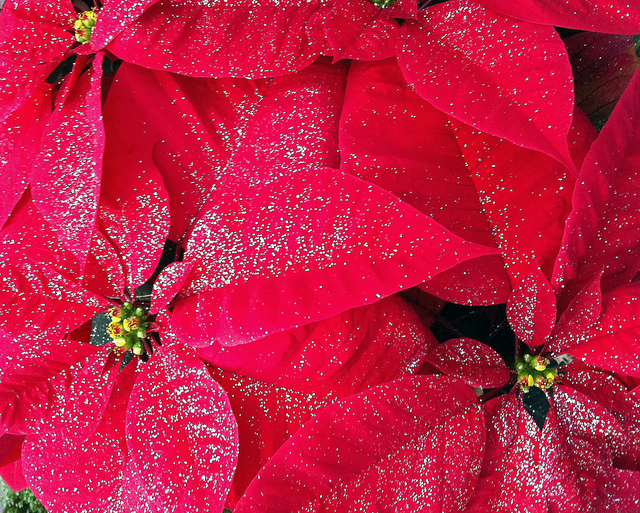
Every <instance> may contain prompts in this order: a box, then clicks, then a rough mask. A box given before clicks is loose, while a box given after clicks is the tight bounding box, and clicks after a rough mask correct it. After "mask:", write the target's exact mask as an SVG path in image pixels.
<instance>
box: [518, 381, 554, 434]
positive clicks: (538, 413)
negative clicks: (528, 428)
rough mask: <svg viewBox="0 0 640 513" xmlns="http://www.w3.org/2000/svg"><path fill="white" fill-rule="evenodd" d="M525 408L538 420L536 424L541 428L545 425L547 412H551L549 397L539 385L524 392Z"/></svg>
mask: <svg viewBox="0 0 640 513" xmlns="http://www.w3.org/2000/svg"><path fill="white" fill-rule="evenodd" d="M523 403H524V409H525V410H527V411H528V412H529V414H530V415H531V416H532V417H533V420H535V421H536V424H537V425H538V427H539V428H540V429H542V428H543V427H544V421H545V420H546V419H547V413H549V408H550V407H551V405H550V404H549V399H547V396H546V395H545V393H544V392H543V391H542V390H540V389H539V388H538V387H531V388H530V389H529V391H528V392H527V393H526V394H524V401H523Z"/></svg>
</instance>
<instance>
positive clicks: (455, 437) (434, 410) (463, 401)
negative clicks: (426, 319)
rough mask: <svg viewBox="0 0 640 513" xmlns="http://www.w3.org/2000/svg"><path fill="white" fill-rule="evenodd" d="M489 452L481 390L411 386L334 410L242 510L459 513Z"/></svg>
mask: <svg viewBox="0 0 640 513" xmlns="http://www.w3.org/2000/svg"><path fill="white" fill-rule="evenodd" d="M483 449H484V419H483V417H482V414H481V412H480V409H479V406H478V404H477V399H476V396H475V394H474V393H473V391H472V390H471V388H469V387H467V386H466V385H464V384H462V383H461V382H459V381H456V380H452V379H450V378H446V377H443V376H439V377H423V376H422V377H410V378H404V379H401V380H397V381H394V382H392V383H389V384H386V385H380V386H378V387H375V388H373V389H371V390H369V391H367V392H363V393H361V394H358V395H355V396H351V397H348V398H346V399H344V400H342V401H339V402H337V403H334V404H333V405H331V406H329V407H327V408H325V409H324V410H323V411H322V412H321V413H319V414H318V415H317V416H316V417H315V418H314V419H313V420H311V421H310V422H308V423H307V424H306V425H305V426H304V428H302V429H301V430H300V431H298V433H296V434H295V435H294V436H293V437H292V438H291V439H290V440H289V441H288V442H287V443H286V444H285V445H284V446H283V447H282V449H281V450H280V451H279V452H278V453H277V454H276V455H275V456H274V457H273V458H272V459H271V461H270V462H269V463H268V464H267V465H266V466H265V467H264V468H263V470H262V471H261V472H260V474H259V475H258V478H257V479H256V480H254V481H253V483H252V484H251V485H250V486H249V488H248V490H247V493H246V495H245V496H244V497H243V499H242V500H241V501H240V502H239V503H238V506H237V507H236V509H235V510H234V511H237V512H239V513H240V512H245V511H251V512H267V511H273V512H276V511H278V512H279V511H299V510H308V511H339V510H349V509H354V508H360V509H372V508H379V509H384V508H393V509H398V508H406V509H405V510H406V511H416V510H422V511H459V510H460V509H461V507H463V506H464V504H465V503H466V502H467V500H468V498H469V495H470V492H471V490H472V489H473V487H474V485H475V482H476V480H477V476H478V472H479V470H480V461H481V458H482V452H483ZM303 455H304V456H303ZM461 469H462V471H461ZM467 469H471V471H470V472H467Z"/></svg>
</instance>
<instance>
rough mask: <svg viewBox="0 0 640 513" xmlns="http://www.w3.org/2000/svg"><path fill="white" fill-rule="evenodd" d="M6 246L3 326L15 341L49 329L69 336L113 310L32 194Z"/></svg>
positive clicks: (12, 222)
mask: <svg viewBox="0 0 640 513" xmlns="http://www.w3.org/2000/svg"><path fill="white" fill-rule="evenodd" d="M0 241H1V242H2V251H1V252H0V255H1V256H2V260H3V265H2V266H0V279H1V280H2V283H3V286H2V287H1V288H0V326H2V328H3V329H4V330H6V331H7V332H8V333H10V334H11V335H13V336H14V337H16V338H17V337H24V336H37V335H38V334H39V332H40V331H41V330H49V329H58V331H59V333H66V332H67V331H68V330H69V329H70V328H75V327H77V326H78V325H80V324H83V323H84V322H86V321H87V320H89V319H91V318H92V317H93V316H94V315H95V314H96V313H98V312H100V311H104V310H106V309H107V308H109V307H110V306H111V301H108V300H106V299H105V298H104V297H100V296H98V295H96V294H94V293H93V292H90V291H88V290H86V289H85V288H84V287H83V285H81V283H80V282H81V278H82V273H81V271H80V269H79V265H78V262H77V260H76V259H75V257H74V256H73V255H72V254H70V252H69V251H67V250H66V249H65V248H64V247H63V245H62V244H61V242H60V240H59V239H58V238H57V237H56V234H55V231H54V230H52V228H51V226H50V225H49V224H48V223H47V222H46V221H45V220H44V219H43V217H42V215H41V214H40V212H38V210H37V209H36V208H35V207H34V206H33V203H32V202H31V198H30V195H29V193H28V192H27V193H26V194H25V195H24V196H23V197H22V199H21V200H20V202H19V204H18V205H17V207H16V208H15V210H14V211H13V213H12V215H11V217H10V218H9V221H8V222H7V224H6V225H5V226H4V227H3V229H2V231H1V232H0ZM115 278H116V281H117V278H118V275H117V274H116V275H115ZM120 278H121V276H120ZM17 318H19V319H20V320H21V322H16V319H17Z"/></svg>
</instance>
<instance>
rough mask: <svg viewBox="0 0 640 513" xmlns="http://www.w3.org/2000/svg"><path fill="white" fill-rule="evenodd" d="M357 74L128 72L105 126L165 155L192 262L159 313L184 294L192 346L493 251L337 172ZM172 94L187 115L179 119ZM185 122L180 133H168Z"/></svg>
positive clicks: (171, 280) (234, 338)
mask: <svg viewBox="0 0 640 513" xmlns="http://www.w3.org/2000/svg"><path fill="white" fill-rule="evenodd" d="M347 77H348V66H347V65H346V63H340V64H338V65H332V64H330V63H329V62H328V60H326V59H320V60H319V61H317V62H316V63H314V64H313V65H311V66H309V67H308V68H306V69H305V70H303V71H301V72H299V73H295V74H292V75H288V76H286V77H280V78H277V79H274V80H265V81H257V82H253V81H244V80H231V79H220V80H214V79H207V80H204V79H194V78H190V77H181V76H176V75H169V74H167V73H164V72H158V71H151V70H146V69H144V68H140V67H137V66H134V65H129V64H127V63H124V64H123V65H122V66H121V67H120V69H119V71H118V74H117V76H116V79H115V81H114V83H113V84H112V86H111V89H110V92H109V98H108V100H107V104H106V105H105V108H104V111H105V119H106V118H107V117H111V116H113V119H114V120H121V122H120V123H118V126H124V125H125V123H124V121H125V120H127V123H126V126H127V130H131V133H138V134H142V135H141V136H140V138H142V140H143V142H144V144H147V145H149V146H153V147H154V152H153V153H154V161H155V162H156V164H157V165H158V167H159V169H160V172H161V173H162V175H163V177H164V178H165V184H166V185H167V188H168V189H169V191H170V195H172V200H171V207H172V211H173V212H180V215H178V216H177V217H178V218H181V215H182V214H185V217H184V218H183V219H185V221H184V223H182V225H181V226H179V225H177V224H175V223H174V227H173V228H172V232H173V233H177V234H178V235H177V237H178V238H179V242H180V244H181V245H182V246H183V247H184V250H185V252H184V255H183V257H182V260H181V262H177V263H175V264H174V265H172V266H170V267H168V268H167V269H166V270H165V271H164V273H163V274H162V275H160V277H159V278H158V282H157V286H156V292H157V293H156V297H155V298H154V301H155V303H156V305H157V308H162V306H163V305H166V304H167V303H168V302H169V301H171V300H172V299H173V297H174V296H175V294H176V293H178V292H179V294H178V300H179V301H178V302H177V303H176V305H175V308H174V310H173V314H172V322H173V325H174V328H175V330H176V332H177V333H178V334H179V336H180V337H181V338H182V339H184V340H189V341H190V344H193V345H194V346H196V347H198V346H204V345H208V344H211V343H212V342H214V341H216V340H217V341H220V342H221V343H224V344H238V343H242V342H248V341H252V340H256V339H260V338H263V337H264V336H266V335H268V334H270V333H274V332H278V331H283V330H286V329H289V328H291V327H294V326H297V325H302V324H305V323H308V322H314V321H319V320H322V319H325V318H327V317H331V316H333V315H336V314H338V313H340V312H342V311H345V310H347V309H349V308H353V307H355V306H360V305H363V304H367V303H372V302H375V301H376V300H378V299H380V298H381V297H385V296H388V295H390V294H393V293H395V292H397V291H399V290H401V289H402V288H407V287H411V286H413V285H415V284H417V283H420V282H422V281H424V280H426V279H429V278H430V277H432V276H434V275H436V274H438V273H439V272H442V271H444V270H446V269H448V268H450V267H453V266H455V265H458V264H460V263H461V262H463V261H465V260H468V259H470V258H473V257H477V256H480V255H481V254H487V253H494V252H495V249H492V248H483V247H480V246H475V245H472V244H468V243H465V242H463V241H462V239H460V238H458V237H456V236H455V235H453V234H452V233H451V232H449V231H448V230H447V229H445V228H444V227H442V226H441V225H440V224H439V223H437V222H436V221H434V220H433V219H431V218H430V217H428V216H425V215H424V214H421V213H420V212H418V211H416V210H415V209H414V208H412V207H411V206H409V205H408V204H406V203H404V202H402V201H400V200H399V199H398V198H397V197H396V196H394V195H393V194H391V193H389V192H387V191H385V190H383V189H381V188H379V187H376V186H374V185H372V184H371V183H369V182H367V181H363V180H361V179H359V178H357V177H355V176H352V175H350V174H346V173H344V172H342V171H339V170H338V169H336V168H337V167H338V166H339V165H340V154H339V135H338V128H339V113H340V108H341V107H342V103H343V93H342V91H343V90H344V85H345V82H346V80H347ZM205 92H209V94H205ZM149 96H151V97H153V98H158V101H156V102H154V103H153V104H152V103H151V102H150V100H148V99H145V98H147V97H149ZM173 98H178V99H177V100H176V101H180V98H182V99H183V100H182V102H183V103H182V105H183V106H184V108H185V109H188V110H187V112H189V115H188V116H187V117H186V118H185V117H184V116H182V115H180V116H177V115H175V114H171V105H170V103H171V101H172V99H173ZM228 98H231V99H232V101H231V102H230V101H229V100H228ZM236 100H237V102H236ZM230 104H233V105H230ZM193 105H199V109H200V111H197V110H195V109H194V108H193V107H192V106H193ZM156 107H157V108H156ZM231 107H233V108H231ZM199 112H211V113H212V114H211V116H210V119H206V118H204V117H200V116H199ZM167 117H168V119H167ZM174 118H182V119H175V123H176V124H177V123H181V124H180V125H177V126H180V130H175V131H173V130H168V129H167V130H160V128H164V127H167V125H168V124H169V123H171V122H172V121H173V120H174ZM153 126H156V127H158V129H157V131H156V129H152V128H148V127H153ZM167 128H170V127H167ZM125 140H129V141H131V140H132V139H131V138H125ZM125 144H126V143H125ZM128 144H130V143H128ZM202 148H204V154H203V150H202ZM176 165H178V166H180V165H185V166H186V165H188V166H189V168H190V169H191V170H192V174H188V175H187V174H176V173H175V171H174V166H176ZM211 166H213V169H214V173H211V172H210V169H211ZM191 177H196V179H195V180H192V179H191ZM190 182H194V183H190ZM183 186H184V190H185V191H186V193H182V192H181V191H182V190H183V189H182V187H183ZM172 191H174V192H172ZM174 205H175V208H174ZM174 229H175V231H174ZM454 248H455V249H454ZM336 262H339V263H338V264H336Z"/></svg>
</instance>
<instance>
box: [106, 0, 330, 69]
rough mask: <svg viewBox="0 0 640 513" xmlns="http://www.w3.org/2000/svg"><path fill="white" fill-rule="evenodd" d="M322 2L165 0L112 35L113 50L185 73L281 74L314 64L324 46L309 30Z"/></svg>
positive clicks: (128, 58)
mask: <svg viewBox="0 0 640 513" xmlns="http://www.w3.org/2000/svg"><path fill="white" fill-rule="evenodd" d="M319 8H320V2H319V1H309V2H299V1H298V0H268V1H264V2H261V3H260V5H257V4H252V3H248V2H244V1H236V0H234V1H231V2H192V1H185V0H180V1H169V0H160V1H158V2H156V3H154V4H153V5H152V6H151V7H149V8H148V9H147V10H146V11H145V12H144V14H142V16H140V17H139V18H138V19H137V20H136V21H134V22H133V23H131V24H130V25H129V26H128V27H127V28H126V29H125V30H124V31H122V32H121V33H120V34H119V35H118V36H117V37H116V38H115V39H113V40H112V41H111V42H110V43H109V50H110V51H112V52H113V53H114V54H115V55H117V56H118V57H120V58H121V59H124V60H126V61H127V62H133V63H135V64H139V65H141V66H144V67H145V68H151V69H163V70H166V71H172V72H174V73H180V74H184V75H192V76H199V77H213V76H215V77H250V78H259V77H273V76H281V75H284V74H286V73H290V72H292V71H295V70H299V69H302V68H304V67H305V66H307V65H309V64H311V62H312V61H313V59H314V58H315V57H316V56H317V55H318V54H319V53H320V52H321V51H322V49H323V47H322V44H321V43H320V42H318V41H315V40H314V39H311V40H310V39H309V38H308V37H307V34H306V24H307V21H308V20H309V19H310V18H311V16H313V14H314V13H315V12H316V11H317V10H318V9H319ZM114 14H115V15H117V14H118V13H117V12H116V13H114ZM116 23H117V22H116ZM141 49H144V50H141Z"/></svg>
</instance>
